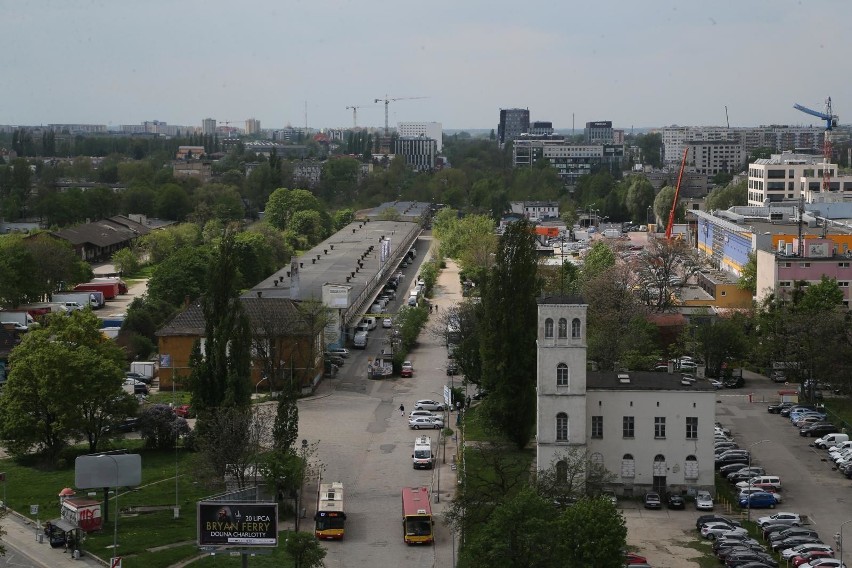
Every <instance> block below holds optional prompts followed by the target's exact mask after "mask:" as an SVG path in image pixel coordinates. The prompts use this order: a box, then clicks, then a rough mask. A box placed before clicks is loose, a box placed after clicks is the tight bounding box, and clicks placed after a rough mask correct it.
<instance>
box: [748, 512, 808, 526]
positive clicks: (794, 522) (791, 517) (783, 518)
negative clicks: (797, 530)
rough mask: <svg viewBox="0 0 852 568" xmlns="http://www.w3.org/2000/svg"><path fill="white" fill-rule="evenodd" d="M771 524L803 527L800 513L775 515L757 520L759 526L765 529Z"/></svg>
mask: <svg viewBox="0 0 852 568" xmlns="http://www.w3.org/2000/svg"><path fill="white" fill-rule="evenodd" d="M769 524H786V525H791V526H794V527H800V526H802V518H801V517H800V516H799V514H798V513H786V512H784V513H775V514H774V515H768V516H766V517H760V518H759V519H757V526H759V527H763V526H765V525H769Z"/></svg>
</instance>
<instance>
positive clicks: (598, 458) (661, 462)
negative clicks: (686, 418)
mask: <svg viewBox="0 0 852 568" xmlns="http://www.w3.org/2000/svg"><path fill="white" fill-rule="evenodd" d="M589 462H590V463H592V464H594V465H596V466H601V467H603V465H604V459H603V455H601V454H600V453H599V452H595V453H593V454H591V455H590V456H589ZM568 469H569V467H568V462H567V461H566V460H559V461H557V462H556V482H557V483H560V484H564V483H568V474H569V471H568ZM667 469H668V465H667V463H666V457H665V456H664V455H662V454H657V455H656V456H654V460H653V462H652V463H651V473H652V475H653V476H655V477H665V476H666V471H667ZM698 474H699V468H698V458H697V457H695V456H694V455H689V456H686V459H685V460H684V462H683V478H684V479H685V480H693V481H694V480H696V479H698ZM621 477H622V478H627V479H631V478H634V477H636V460H635V459H634V458H633V455H632V454H624V456H623V457H622V458H621Z"/></svg>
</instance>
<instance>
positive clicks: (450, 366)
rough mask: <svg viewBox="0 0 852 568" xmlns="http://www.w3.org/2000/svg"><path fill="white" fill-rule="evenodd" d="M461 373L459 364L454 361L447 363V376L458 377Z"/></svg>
mask: <svg viewBox="0 0 852 568" xmlns="http://www.w3.org/2000/svg"><path fill="white" fill-rule="evenodd" d="M458 372H459V364H458V363H456V362H455V361H454V360H452V359H450V360H449V361H447V376H448V377H452V376H453V375H457V374H458Z"/></svg>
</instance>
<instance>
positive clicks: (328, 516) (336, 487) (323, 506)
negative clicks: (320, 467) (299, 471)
mask: <svg viewBox="0 0 852 568" xmlns="http://www.w3.org/2000/svg"><path fill="white" fill-rule="evenodd" d="M314 521H315V522H316V527H315V529H314V534H315V535H316V537H317V538H328V539H335V540H340V539H342V538H343V524H344V523H345V522H346V511H345V510H344V509H343V484H342V483H341V482H339V481H335V482H334V483H321V484H320V488H319V493H318V494H317V514H316V515H314Z"/></svg>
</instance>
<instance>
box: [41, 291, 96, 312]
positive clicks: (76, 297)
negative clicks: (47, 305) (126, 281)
mask: <svg viewBox="0 0 852 568" xmlns="http://www.w3.org/2000/svg"><path fill="white" fill-rule="evenodd" d="M101 297H103V294H101ZM51 300H53V301H54V302H77V303H78V304H80V305H81V306H83V307H85V306H89V307H91V308H92V309H93V310H97V309H98V308H100V307H101V306H102V304H101V303H100V302H99V301H98V297H97V296H96V295H95V293H94V292H62V293H58V294H54V295H53V296H52V297H51Z"/></svg>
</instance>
